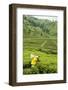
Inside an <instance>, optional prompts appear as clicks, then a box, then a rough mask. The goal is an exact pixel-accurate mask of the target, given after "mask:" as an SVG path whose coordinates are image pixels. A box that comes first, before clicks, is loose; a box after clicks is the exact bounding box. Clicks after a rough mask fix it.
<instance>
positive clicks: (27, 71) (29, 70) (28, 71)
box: [23, 68, 32, 75]
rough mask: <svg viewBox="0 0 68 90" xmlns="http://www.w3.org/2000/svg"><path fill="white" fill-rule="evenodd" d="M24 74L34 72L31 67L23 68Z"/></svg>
mask: <svg viewBox="0 0 68 90" xmlns="http://www.w3.org/2000/svg"><path fill="white" fill-rule="evenodd" d="M23 74H27V75H28V74H32V72H31V69H30V68H26V69H24V70H23Z"/></svg>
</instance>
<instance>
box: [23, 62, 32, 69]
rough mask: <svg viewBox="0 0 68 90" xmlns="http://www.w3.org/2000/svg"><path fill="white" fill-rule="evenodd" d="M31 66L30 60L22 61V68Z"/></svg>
mask: <svg viewBox="0 0 68 90" xmlns="http://www.w3.org/2000/svg"><path fill="white" fill-rule="evenodd" d="M30 67H31V61H29V62H24V64H23V68H30Z"/></svg>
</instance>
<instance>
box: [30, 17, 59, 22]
mask: <svg viewBox="0 0 68 90" xmlns="http://www.w3.org/2000/svg"><path fill="white" fill-rule="evenodd" d="M32 17H35V18H38V19H48V20H51V21H57V17H56V16H32Z"/></svg>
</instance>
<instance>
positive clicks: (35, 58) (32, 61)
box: [31, 55, 39, 67]
mask: <svg viewBox="0 0 68 90" xmlns="http://www.w3.org/2000/svg"><path fill="white" fill-rule="evenodd" d="M31 59H32V60H31V67H34V66H35V65H36V64H37V63H38V62H39V56H35V55H32V57H31Z"/></svg>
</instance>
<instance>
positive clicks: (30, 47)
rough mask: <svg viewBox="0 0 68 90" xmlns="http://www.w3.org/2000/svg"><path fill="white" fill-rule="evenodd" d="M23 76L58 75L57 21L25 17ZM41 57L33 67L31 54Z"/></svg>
mask: <svg viewBox="0 0 68 90" xmlns="http://www.w3.org/2000/svg"><path fill="white" fill-rule="evenodd" d="M23 27H24V28H23V33H24V34H23V36H24V39H23V49H24V54H23V59H24V61H23V74H26V75H29V74H45V73H57V21H51V20H47V19H38V18H35V17H33V16H29V15H24V16H23ZM31 53H32V54H35V55H38V56H40V58H39V59H40V62H39V63H38V64H37V65H36V66H35V67H32V66H31V59H30V54H31Z"/></svg>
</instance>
